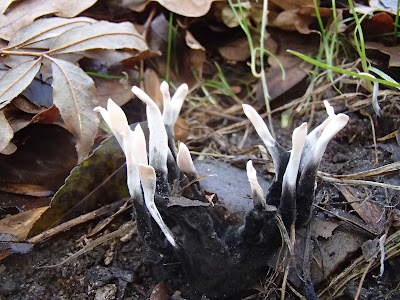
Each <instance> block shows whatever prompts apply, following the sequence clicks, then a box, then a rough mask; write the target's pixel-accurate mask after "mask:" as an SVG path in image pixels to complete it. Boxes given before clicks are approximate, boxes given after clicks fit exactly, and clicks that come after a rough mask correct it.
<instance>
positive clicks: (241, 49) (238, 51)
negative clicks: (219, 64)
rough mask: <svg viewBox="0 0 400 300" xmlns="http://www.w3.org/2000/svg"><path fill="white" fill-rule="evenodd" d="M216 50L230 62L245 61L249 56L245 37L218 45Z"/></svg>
mask: <svg viewBox="0 0 400 300" xmlns="http://www.w3.org/2000/svg"><path fill="white" fill-rule="evenodd" d="M218 52H219V54H221V56H222V57H223V58H225V59H226V60H228V61H230V62H238V61H246V60H247V59H248V58H249V57H250V48H249V43H248V41H247V38H245V37H243V38H240V39H236V40H234V41H233V42H231V43H229V44H227V45H224V46H223V47H220V48H219V49H218Z"/></svg>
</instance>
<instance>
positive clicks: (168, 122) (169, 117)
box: [160, 81, 189, 127]
mask: <svg viewBox="0 0 400 300" xmlns="http://www.w3.org/2000/svg"><path fill="white" fill-rule="evenodd" d="M160 90H161V94H162V95H163V120H164V124H165V126H170V127H173V126H174V125H175V123H176V120H177V119H178V116H179V113H180V111H181V108H182V105H183V102H184V101H185V98H186V96H187V94H188V92H189V88H188V86H187V84H185V83H184V84H182V85H181V86H179V88H178V89H177V90H176V92H175V94H174V96H173V97H172V99H171V96H170V94H169V86H168V83H167V82H165V81H163V82H162V83H161V85H160Z"/></svg>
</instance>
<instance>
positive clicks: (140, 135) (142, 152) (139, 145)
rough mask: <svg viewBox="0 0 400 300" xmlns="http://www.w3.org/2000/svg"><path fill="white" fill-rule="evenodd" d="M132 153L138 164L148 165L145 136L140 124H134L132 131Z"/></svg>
mask: <svg viewBox="0 0 400 300" xmlns="http://www.w3.org/2000/svg"><path fill="white" fill-rule="evenodd" d="M133 145H134V148H133V155H134V157H135V158H136V161H137V163H138V164H140V165H148V164H149V163H148V161H147V151H146V138H145V136H144V132H143V129H142V127H141V126H140V124H138V125H136V127H135V130H134V131H133Z"/></svg>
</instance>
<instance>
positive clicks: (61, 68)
mask: <svg viewBox="0 0 400 300" xmlns="http://www.w3.org/2000/svg"><path fill="white" fill-rule="evenodd" d="M51 63H52V73H53V83H52V87H53V100H54V104H55V105H56V106H57V108H58V109H59V110H60V114H61V117H62V118H63V120H64V122H65V125H66V126H67V128H68V130H69V131H70V132H72V133H73V134H74V136H75V137H76V138H77V139H78V141H77V144H76V150H77V152H78V161H83V160H84V159H85V158H86V156H87V155H88V154H89V152H90V150H91V147H92V145H93V142H94V139H95V137H96V133H97V126H98V123H99V119H98V117H97V114H96V113H95V112H94V111H93V107H92V104H91V103H92V101H93V99H95V97H96V88H95V86H94V82H93V80H92V79H91V78H90V77H89V76H87V75H86V74H85V72H84V71H83V70H82V69H81V68H79V67H78V66H76V65H74V64H73V63H70V62H68V61H65V60H61V59H55V58H52V59H51Z"/></svg>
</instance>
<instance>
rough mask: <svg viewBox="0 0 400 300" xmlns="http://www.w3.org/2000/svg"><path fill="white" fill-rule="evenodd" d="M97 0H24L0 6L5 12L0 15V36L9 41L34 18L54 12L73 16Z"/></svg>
mask: <svg viewBox="0 0 400 300" xmlns="http://www.w3.org/2000/svg"><path fill="white" fill-rule="evenodd" d="M96 2H97V0H87V1H80V0H57V1H52V0H25V1H17V2H16V3H14V4H13V5H11V6H8V5H7V4H5V5H3V7H1V8H2V9H3V11H4V10H5V8H7V7H8V8H7V9H6V13H5V14H4V13H3V14H1V15H0V24H1V25H2V26H1V28H0V38H2V39H5V40H7V41H9V40H10V39H11V38H12V36H13V35H14V34H15V32H17V31H18V30H19V29H20V28H22V27H24V26H26V25H29V24H31V23H32V22H33V21H34V20H35V19H36V18H38V17H40V16H44V15H49V14H55V15H56V16H58V17H67V18H71V17H75V16H76V15H78V14H79V13H80V12H82V11H84V10H85V9H87V8H89V7H90V6H92V5H93V4H94V3H96Z"/></svg>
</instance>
